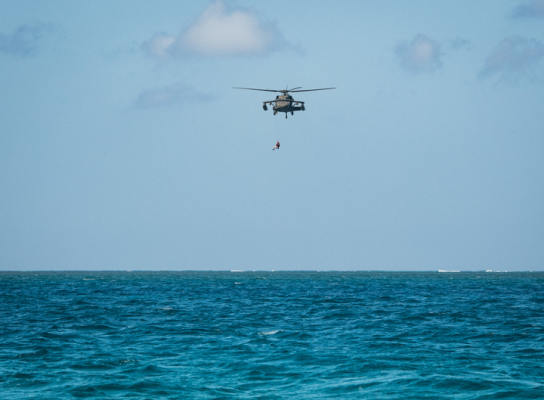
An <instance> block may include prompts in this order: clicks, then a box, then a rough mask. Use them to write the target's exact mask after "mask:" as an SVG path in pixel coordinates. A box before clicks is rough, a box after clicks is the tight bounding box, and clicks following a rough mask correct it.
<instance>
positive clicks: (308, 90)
mask: <svg viewBox="0 0 544 400" xmlns="http://www.w3.org/2000/svg"><path fill="white" fill-rule="evenodd" d="M331 89H336V88H335V87H328V88H323V89H306V90H289V91H290V92H315V91H316V90H331Z"/></svg>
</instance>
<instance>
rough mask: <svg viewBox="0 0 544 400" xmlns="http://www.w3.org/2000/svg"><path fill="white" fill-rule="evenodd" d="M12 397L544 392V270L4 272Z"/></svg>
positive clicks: (2, 311)
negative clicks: (440, 271)
mask: <svg viewBox="0 0 544 400" xmlns="http://www.w3.org/2000/svg"><path fill="white" fill-rule="evenodd" d="M0 321H1V323H0V398H1V399H4V400H5V399H18V400H20V399H74V398H97V399H118V398H123V399H124V398H131V399H543V398H544V273H530V272H525V273H495V272H460V273H439V272H317V271H316V272H273V271H268V272H267V271H245V272H242V271H237V272H236V271H232V272H230V271H229V272H213V271H209V272H196V271H184V272H143V271H134V272H131V271H123V272H0Z"/></svg>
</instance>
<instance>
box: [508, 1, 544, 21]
mask: <svg viewBox="0 0 544 400" xmlns="http://www.w3.org/2000/svg"><path fill="white" fill-rule="evenodd" d="M511 16H512V18H544V0H531V1H525V2H524V3H522V4H519V5H518V6H517V7H515V8H514V9H513V10H512V13H511Z"/></svg>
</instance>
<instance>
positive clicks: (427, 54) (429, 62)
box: [395, 34, 443, 74]
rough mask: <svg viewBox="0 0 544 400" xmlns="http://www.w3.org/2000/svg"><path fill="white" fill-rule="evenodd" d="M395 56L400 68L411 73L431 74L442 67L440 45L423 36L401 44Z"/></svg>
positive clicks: (397, 47) (396, 49)
mask: <svg viewBox="0 0 544 400" xmlns="http://www.w3.org/2000/svg"><path fill="white" fill-rule="evenodd" d="M395 54H396V56H397V57H398V60H399V61H400V64H401V66H402V68H403V69H404V70H405V71H408V72H411V73H416V74H417V73H432V72H434V71H436V70H438V69H440V68H441V67H442V61H441V57H442V55H443V53H442V51H441V49H440V45H439V44H438V43H436V42H435V41H434V40H432V39H431V38H429V37H427V36H425V35H421V34H419V35H417V36H415V37H414V38H413V39H412V41H411V42H401V43H399V44H398V45H397V46H396V48H395Z"/></svg>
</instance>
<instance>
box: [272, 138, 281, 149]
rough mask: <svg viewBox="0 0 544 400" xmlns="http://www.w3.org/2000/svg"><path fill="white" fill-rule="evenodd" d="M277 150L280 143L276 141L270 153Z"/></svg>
mask: <svg viewBox="0 0 544 400" xmlns="http://www.w3.org/2000/svg"><path fill="white" fill-rule="evenodd" d="M279 148H280V141H279V140H278V141H277V143H276V146H274V147H273V148H272V151H274V150H278V149H279Z"/></svg>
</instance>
